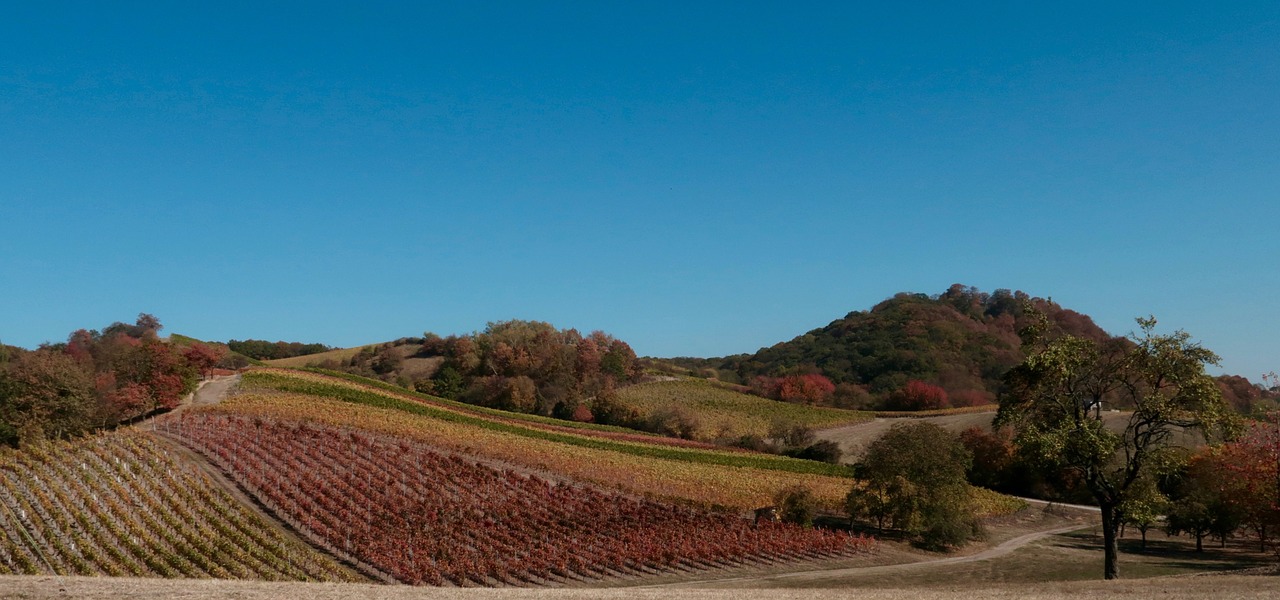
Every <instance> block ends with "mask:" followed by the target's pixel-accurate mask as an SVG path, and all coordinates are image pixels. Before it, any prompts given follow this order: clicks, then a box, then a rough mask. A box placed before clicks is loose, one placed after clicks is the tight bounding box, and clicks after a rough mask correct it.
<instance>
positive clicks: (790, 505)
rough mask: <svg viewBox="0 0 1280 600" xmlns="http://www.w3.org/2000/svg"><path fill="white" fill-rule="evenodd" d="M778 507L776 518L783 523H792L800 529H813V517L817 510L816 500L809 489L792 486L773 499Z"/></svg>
mask: <svg viewBox="0 0 1280 600" xmlns="http://www.w3.org/2000/svg"><path fill="white" fill-rule="evenodd" d="M774 502H775V503H776V504H777V505H778V518H779V519H782V522H784V523H794V524H796V525H800V526H801V527H813V516H814V514H815V513H816V512H817V509H818V500H817V498H814V496H813V492H811V491H809V488H806V487H804V486H799V485H793V486H791V487H788V488H786V489H783V490H782V491H780V492H778V495H777V496H775V497H774Z"/></svg>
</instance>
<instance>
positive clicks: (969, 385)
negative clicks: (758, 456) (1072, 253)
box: [674, 284, 1109, 408]
mask: <svg viewBox="0 0 1280 600" xmlns="http://www.w3.org/2000/svg"><path fill="white" fill-rule="evenodd" d="M1024 301H1029V302H1030V304H1031V305H1032V306H1035V307H1036V308H1037V309H1038V310H1039V311H1041V312H1043V313H1045V314H1046V315H1047V316H1048V317H1049V319H1050V320H1051V322H1052V323H1053V324H1054V325H1055V326H1056V327H1058V328H1060V329H1061V330H1062V331H1064V332H1066V333H1070V334H1072V335H1077V336H1082V337H1088V338H1094V339H1103V338H1107V337H1109V336H1108V334H1107V332H1105V331H1103V330H1102V328H1100V327H1098V326H1097V325H1096V324H1095V323H1094V322H1093V319H1091V318H1089V317H1088V316H1086V315H1083V314H1080V313H1078V312H1076V311H1073V310H1069V309H1065V308H1063V307H1061V306H1059V305H1058V304H1057V303H1055V302H1053V301H1051V300H1047V299H1044V298H1035V297H1031V296H1029V295H1027V294H1025V293H1023V292H1020V291H1017V292H1015V291H1010V290H1003V289H1002V290H996V291H995V292H993V293H986V292H982V291H979V290H977V289H975V288H972V287H966V286H963V285H959V284H956V285H953V286H951V288H949V289H948V290H946V291H945V292H943V293H941V294H938V295H934V296H930V295H926V294H912V293H900V294H897V295H895V296H893V297H892V298H889V299H887V300H885V301H884V302H881V303H880V304H877V305H876V306H875V307H873V308H872V309H871V310H867V311H855V312H851V313H849V314H847V315H845V316H844V318H841V319H837V320H835V321H832V322H831V324H829V325H827V326H826V327H823V328H821V329H815V330H813V331H810V332H808V333H806V334H804V335H801V336H799V337H797V338H795V339H793V340H791V341H788V342H782V343H779V344H776V345H774V346H772V347H769V348H762V349H761V350H759V351H758V352H756V353H755V354H741V355H735V356H729V357H725V358H720V359H706V360H697V359H676V360H675V361H674V362H676V363H677V364H681V365H683V366H687V367H697V368H703V369H706V368H708V367H709V368H713V369H716V370H717V371H718V373H719V376H720V377H721V378H722V379H730V380H737V381H738V382H741V383H745V384H751V383H752V381H753V380H754V379H756V378H757V377H760V376H768V377H777V376H780V375H785V374H790V373H813V372H816V373H821V374H822V375H825V376H826V377H827V378H829V379H831V381H832V382H834V383H835V384H836V385H837V389H836V393H835V398H834V400H835V401H836V403H838V404H844V405H850V406H854V405H861V406H867V407H870V406H874V405H885V404H886V403H888V404H892V402H891V401H890V397H891V396H893V395H894V394H895V393H898V394H901V393H903V392H905V391H906V390H907V389H908V387H909V386H912V382H916V383H915V385H914V386H913V387H914V388H915V391H916V392H921V393H924V392H930V391H933V392H934V393H935V394H936V393H937V392H939V391H940V392H945V396H944V400H943V402H942V403H943V404H947V405H951V404H954V405H972V404H982V403H985V402H988V401H992V400H994V398H995V394H996V393H997V392H998V391H999V386H1000V377H1001V376H1002V375H1003V374H1004V372H1005V371H1007V370H1008V369H1009V368H1010V367H1012V366H1013V365H1016V364H1017V363H1018V362H1020V361H1021V360H1022V358H1023V354H1022V351H1021V341H1020V340H1019V338H1018V334H1017V332H1018V330H1019V329H1020V328H1021V327H1022V326H1024V325H1025V324H1026V320H1027V318H1028V317H1027V315H1025V314H1024V312H1023V308H1022V307H1023V306H1024V304H1025V302H1024ZM921 384H926V385H925V386H922V385H921ZM935 386H936V388H941V390H936V389H935V390H930V389H929V388H932V387H935ZM926 403H927V402H926ZM922 407H923V406H915V407H914V408H922ZM903 408H913V407H907V406H904V407H903Z"/></svg>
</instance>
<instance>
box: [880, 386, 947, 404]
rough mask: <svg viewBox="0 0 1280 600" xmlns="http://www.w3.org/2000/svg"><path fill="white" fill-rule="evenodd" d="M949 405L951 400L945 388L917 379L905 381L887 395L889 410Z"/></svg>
mask: <svg viewBox="0 0 1280 600" xmlns="http://www.w3.org/2000/svg"><path fill="white" fill-rule="evenodd" d="M949 406H951V401H950V399H948V398H947V391H946V390H944V389H942V388H941V387H939V386H936V385H933V384H930V383H925V382H923V381H920V380H918V379H913V380H911V381H909V382H907V385H905V386H903V388H902V389H900V390H898V391H896V392H894V393H893V394H890V396H889V409H890V410H937V409H939V408H947V407H949Z"/></svg>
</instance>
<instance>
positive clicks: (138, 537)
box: [0, 430, 354, 580]
mask: <svg viewBox="0 0 1280 600" xmlns="http://www.w3.org/2000/svg"><path fill="white" fill-rule="evenodd" d="M0 505H2V506H0V573H18V574H40V573H51V572H52V573H56V574H59V575H113V576H143V577H146V576H160V577H196V578H207V577H216V578H242V579H293V580H299V579H300V580H349V579H352V578H354V576H353V575H352V574H351V573H349V572H348V571H347V570H345V569H344V568H342V567H341V566H340V565H338V564H336V563H335V562H334V561H333V560H332V559H330V558H328V557H325V556H323V555H321V554H319V553H317V552H315V551H314V550H312V549H310V548H307V547H306V546H303V545H301V544H298V543H297V542H295V541H290V540H288V539H287V538H285V537H284V535H283V534H282V533H281V532H279V531H278V530H276V529H274V528H273V526H272V525H270V524H269V523H267V522H265V521H264V520H262V519H261V518H260V517H258V516H256V515H254V514H253V513H251V512H249V511H248V510H247V509H246V508H245V507H243V506H242V505H240V504H239V503H238V502H237V501H236V500H235V499H234V498H232V497H231V496H229V495H228V494H227V493H225V492H223V491H221V490H220V489H218V488H217V487H216V486H215V484H214V483H213V482H212V481H211V480H210V479H209V478H208V476H207V475H204V474H203V473H200V472H199V471H197V470H196V469H195V468H194V467H192V466H191V465H189V464H188V463H186V462H183V461H182V460H179V459H178V458H177V457H176V456H174V455H173V454H171V452H170V451H169V450H168V449H166V448H165V447H164V446H163V445H162V444H160V443H159V442H157V441H156V440H155V439H154V438H152V437H150V436H149V435H148V434H146V433H143V432H139V431H133V430H121V431H117V432H112V433H105V434H99V435H94V436H90V437H87V438H83V439H80V440H77V441H73V442H61V443H57V444H52V445H48V446H33V447H29V448H24V449H23V450H22V451H21V452H6V453H4V454H0Z"/></svg>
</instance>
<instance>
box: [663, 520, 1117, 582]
mask: <svg viewBox="0 0 1280 600" xmlns="http://www.w3.org/2000/svg"><path fill="white" fill-rule="evenodd" d="M1090 527H1092V525H1080V524H1078V523H1077V524H1072V525H1068V526H1065V527H1058V528H1055V529H1049V530H1046V531H1034V532H1031V533H1027V534H1023V535H1020V536H1018V537H1015V538H1012V539H1009V540H1006V541H1004V542H1002V543H1000V544H998V545H996V546H993V547H991V548H988V549H986V550H983V551H982V552H978V553H976V554H968V555H965V556H950V557H947V558H938V559H934V560H924V561H919V562H909V563H901V564H896V565H881V566H874V567H849V568H843V569H818V570H811V571H793V572H790V573H777V574H772V575H760V576H750V577H732V578H726V579H713V580H700V581H689V582H681V583H670V584H663V585H653V586H640V587H642V588H707V587H735V588H737V587H742V588H750V587H763V586H762V584H775V585H776V584H779V583H783V584H786V585H812V584H814V583H818V582H821V581H823V580H829V579H839V578H842V577H847V576H850V575H857V576H863V575H882V574H890V573H896V572H901V571H909V570H913V569H933V568H937V567H941V566H944V565H956V564H963V563H972V562H978V561H982V560H989V559H992V558H999V557H1001V556H1005V555H1007V554H1009V553H1011V552H1013V551H1015V550H1017V549H1019V548H1022V547H1023V546H1026V545H1027V544H1030V543H1032V542H1035V541H1037V540H1041V539H1044V538H1046V537H1049V536H1051V535H1058V534H1062V533H1070V532H1072V531H1076V530H1080V529H1088V528H1090Z"/></svg>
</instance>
